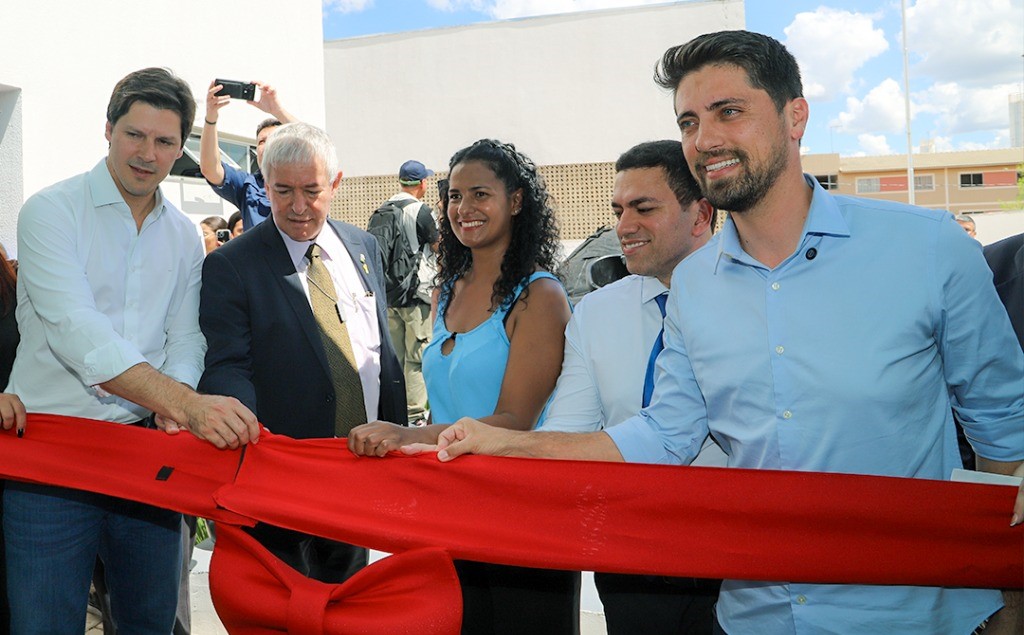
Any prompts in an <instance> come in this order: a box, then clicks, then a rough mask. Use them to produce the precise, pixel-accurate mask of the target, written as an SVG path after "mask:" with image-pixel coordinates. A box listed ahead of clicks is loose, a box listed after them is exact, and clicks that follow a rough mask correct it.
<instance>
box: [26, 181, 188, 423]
mask: <svg viewBox="0 0 1024 635" xmlns="http://www.w3.org/2000/svg"><path fill="white" fill-rule="evenodd" d="M18 261H19V265H20V270H19V275H18V309H17V317H18V328H19V330H20V332H21V344H20V345H19V346H18V354H17V358H16V359H15V362H14V369H13V371H12V372H11V380H10V383H9V384H8V386H7V390H8V391H9V392H14V393H17V394H18V395H19V396H20V397H21V400H22V401H23V402H24V403H25V407H26V408H27V409H28V411H29V412H47V413H54V414H64V415H73V416H77V417H87V418H91V419H100V420H105V421H113V422H120V423H129V422H132V421H137V420H139V419H141V418H143V417H146V416H148V415H149V414H150V412H149V411H148V410H146V409H145V408H143V407H142V406H139V405H138V404H134V403H131V402H129V401H126V400H124V399H121V398H120V397H116V396H113V395H109V394H107V393H106V392H105V391H103V390H102V389H100V388H99V387H98V384H101V383H103V382H106V381H109V380H110V379H113V378H114V377H117V376H118V375H120V374H121V373H123V372H124V371H126V370H128V369H129V368H131V367H132V366H135V365H137V364H139V363H142V362H149V364H151V365H152V366H153V367H154V368H156V369H158V370H160V371H161V372H163V373H164V374H165V375H168V376H170V377H172V378H173V379H176V380H177V381H180V382H182V383H184V384H188V385H189V386H193V387H194V386H195V385H196V383H197V382H198V381H199V376H200V375H201V374H202V371H203V356H204V355H205V353H206V340H205V338H203V334H202V332H201V331H200V330H199V284H200V274H201V270H202V264H203V247H202V243H201V241H200V240H199V237H198V236H197V235H196V229H195V226H194V225H193V224H192V222H191V221H190V220H189V219H188V218H187V217H186V216H185V215H184V214H182V213H181V212H180V211H178V210H177V209H175V208H174V206H173V205H171V204H170V203H167V202H166V201H165V200H164V198H163V196H162V194H161V193H160V191H159V190H157V193H156V205H155V207H154V208H153V211H152V212H150V213H149V215H148V216H147V217H146V220H145V221H143V223H142V228H141V229H137V228H136V225H135V219H134V218H133V217H132V213H131V210H130V209H129V208H128V205H127V204H126V203H125V202H124V199H123V198H122V197H121V193H120V192H119V191H118V189H117V186H116V185H115V184H114V181H113V179H112V178H111V176H110V172H109V171H108V169H107V166H106V162H105V161H100V163H99V164H98V165H96V167H95V168H93V169H92V171H90V172H87V173H85V174H80V175H78V176H75V177H72V178H70V179H67V180H65V181H61V182H60V183H57V184H55V185H52V186H50V187H48V188H46V189H44V190H42V191H40V192H39V193H37V194H35V195H34V196H32V197H31V198H29V199H28V200H27V201H26V202H25V205H24V206H23V207H22V209H21V215H20V216H19V217H18Z"/></svg>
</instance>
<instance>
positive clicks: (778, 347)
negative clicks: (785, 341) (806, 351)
mask: <svg viewBox="0 0 1024 635" xmlns="http://www.w3.org/2000/svg"><path fill="white" fill-rule="evenodd" d="M775 352H776V353H778V354H779V355H782V354H783V353H785V352H786V349H785V348H783V347H781V346H776V347H775Z"/></svg>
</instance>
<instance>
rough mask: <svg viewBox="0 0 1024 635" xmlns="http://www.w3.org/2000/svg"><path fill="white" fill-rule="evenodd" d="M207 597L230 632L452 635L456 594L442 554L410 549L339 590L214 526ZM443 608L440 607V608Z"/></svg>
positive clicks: (458, 615) (458, 608) (236, 532)
mask: <svg viewBox="0 0 1024 635" xmlns="http://www.w3.org/2000/svg"><path fill="white" fill-rule="evenodd" d="M210 592H211V594H212V596H213V603H214V606H215V607H216V608H217V614H218V615H219V616H220V619H221V621H222V622H223V623H224V626H225V627H226V628H227V630H228V632H230V633H240V634H242V635H270V634H272V633H289V634H290V635H330V634H333V633H367V634H372V633H380V634H392V633H416V634H424V635H431V634H438V635H441V634H450V633H458V632H459V629H460V627H461V624H462V593H461V591H460V589H459V580H458V577H457V576H456V574H455V567H454V566H453V565H452V559H451V557H450V556H449V555H448V552H446V551H444V550H442V549H415V550H412V551H407V552H405V553H402V554H398V555H394V556H390V557H388V558H385V559H384V560H380V561H378V562H375V563H373V564H371V565H370V566H368V567H366V568H365V569H362V570H361V571H359V572H358V573H356V574H355V575H354V576H352V577H351V578H349V579H348V580H346V581H345V582H344V583H342V584H325V583H323V582H318V581H316V580H312V579H310V578H307V577H305V576H303V575H302V574H300V573H299V572H298V571H296V570H294V569H292V568H291V567H289V566H288V565H286V564H285V563H284V562H282V561H281V560H279V559H277V558H276V557H274V556H273V555H272V554H271V553H270V552H268V551H267V550H266V549H265V548H264V547H263V546H262V545H260V544H259V543H258V542H256V540H255V539H253V538H252V537H251V536H250V535H248V534H247V533H245V532H244V531H242V530H241V529H239V528H237V527H232V526H230V525H224V524H218V525H217V548H216V549H214V551H213V559H212V561H211V563H210ZM442 607H443V608H442Z"/></svg>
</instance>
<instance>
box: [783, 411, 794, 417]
mask: <svg viewBox="0 0 1024 635" xmlns="http://www.w3.org/2000/svg"><path fill="white" fill-rule="evenodd" d="M782 418H783V419H792V418H793V413H792V412H790V411H789V410H786V411H785V412H783V413H782Z"/></svg>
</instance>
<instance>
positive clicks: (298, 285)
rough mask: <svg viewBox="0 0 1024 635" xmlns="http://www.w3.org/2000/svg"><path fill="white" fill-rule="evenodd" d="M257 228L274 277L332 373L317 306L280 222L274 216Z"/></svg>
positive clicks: (301, 325) (318, 353)
mask: <svg viewBox="0 0 1024 635" xmlns="http://www.w3.org/2000/svg"><path fill="white" fill-rule="evenodd" d="M255 230H259V231H260V232H261V233H262V238H263V242H264V245H265V247H266V248H265V249H264V251H263V255H264V258H266V262H267V266H268V267H270V271H271V273H272V274H273V278H274V279H275V280H276V281H277V283H278V284H279V285H280V286H281V291H282V293H283V294H284V297H285V299H286V300H287V302H288V304H289V305H290V306H291V307H292V310H293V311H294V312H295V317H296V319H297V322H298V324H299V327H300V328H301V329H302V331H303V332H304V333H305V334H306V338H307V339H308V340H309V344H310V346H311V347H312V348H313V351H314V352H315V353H316V357H317V359H318V360H320V365H321V366H322V367H323V370H324V372H325V373H327V374H328V376H329V375H330V373H331V369H330V366H328V364H327V355H326V354H324V345H323V341H322V340H321V339H320V327H318V326H317V324H316V318H314V317H313V309H312V308H310V306H309V299H308V298H307V297H306V293H305V291H303V289H302V282H301V281H300V280H299V276H300V275H301V274H300V273H298V272H297V271H296V270H295V265H294V264H293V263H292V259H291V256H290V255H289V254H288V249H286V248H285V246H284V241H283V240H282V239H281V234H279V233H278V231H277V226H276V225H274V222H273V219H269V218H268V219H267V220H266V221H264V222H262V223H260V224H259V225H257V226H256V228H255V229H254V230H250V231H255Z"/></svg>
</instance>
